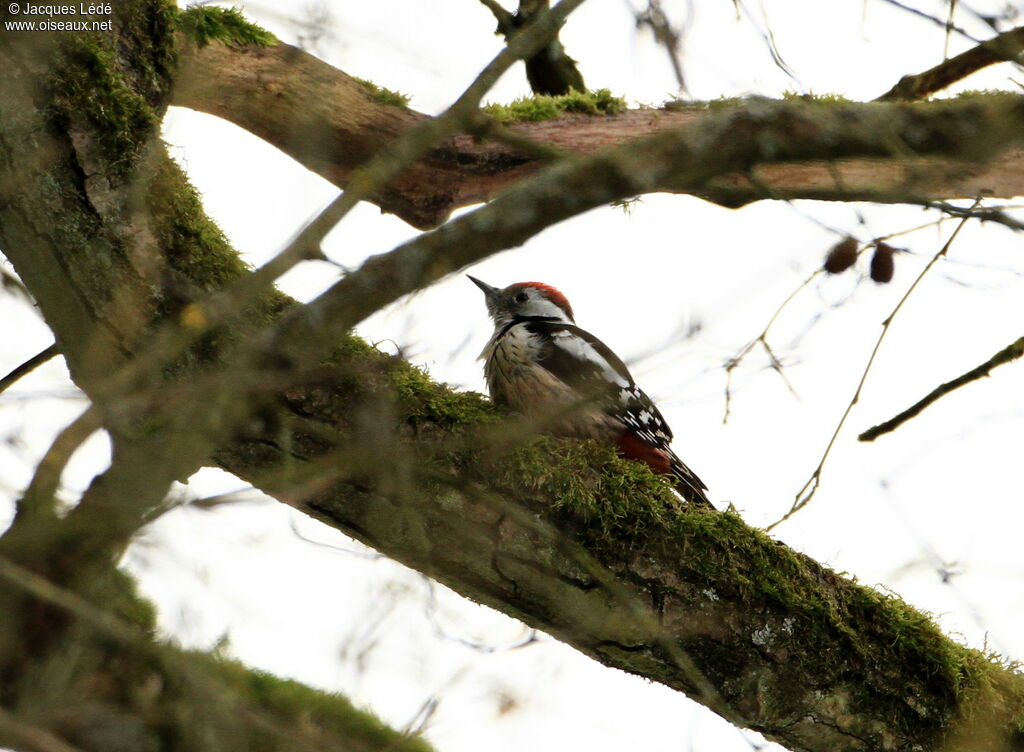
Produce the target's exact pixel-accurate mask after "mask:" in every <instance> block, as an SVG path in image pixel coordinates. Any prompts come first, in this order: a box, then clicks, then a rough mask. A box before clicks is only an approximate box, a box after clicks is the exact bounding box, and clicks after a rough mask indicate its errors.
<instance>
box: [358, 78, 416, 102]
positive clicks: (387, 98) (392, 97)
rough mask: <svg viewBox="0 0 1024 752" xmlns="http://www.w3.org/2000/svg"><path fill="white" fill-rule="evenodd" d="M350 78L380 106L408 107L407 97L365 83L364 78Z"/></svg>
mask: <svg viewBox="0 0 1024 752" xmlns="http://www.w3.org/2000/svg"><path fill="white" fill-rule="evenodd" d="M352 78H353V79H354V80H355V82H356V83H357V84H359V85H360V86H362V87H363V88H364V89H366V91H367V93H368V94H369V95H370V96H371V97H373V99H374V101H376V102H379V103H380V104H386V105H390V106H391V107H407V106H408V105H409V97H408V96H406V95H405V94H402V93H400V92H397V91H392V90H391V89H385V88H384V87H383V86H378V85H377V84H375V83H374V82H373V81H367V80H366V79H365V78H358V77H356V76H353V77H352Z"/></svg>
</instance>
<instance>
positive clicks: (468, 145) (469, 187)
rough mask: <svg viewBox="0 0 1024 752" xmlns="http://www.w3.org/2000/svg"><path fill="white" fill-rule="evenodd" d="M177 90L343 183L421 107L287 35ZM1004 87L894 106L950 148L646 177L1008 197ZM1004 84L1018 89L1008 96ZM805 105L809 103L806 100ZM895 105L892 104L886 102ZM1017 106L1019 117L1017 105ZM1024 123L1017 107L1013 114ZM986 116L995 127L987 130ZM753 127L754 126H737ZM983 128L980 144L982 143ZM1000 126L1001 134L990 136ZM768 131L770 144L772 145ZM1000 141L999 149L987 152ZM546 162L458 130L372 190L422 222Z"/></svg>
mask: <svg viewBox="0 0 1024 752" xmlns="http://www.w3.org/2000/svg"><path fill="white" fill-rule="evenodd" d="M184 62H185V66H184V69H183V71H182V74H181V76H180V77H179V78H178V83H177V86H176V87H175V91H174V94H173V99H172V103H173V104H177V105H180V106H183V107H189V108H192V109H196V110H199V111H202V112H207V113H210V114H213V115H217V116H218V117H222V118H224V119H225V120H228V121H230V122H233V123H235V124H236V125H238V126H240V127H242V128H245V129H246V130H248V131H250V132H252V133H254V134H255V135H257V136H259V137H260V138H262V139H264V140H265V141H267V142H268V143H270V144H272V145H274V146H276V147H277V148H279V149H281V150H282V151H283V152H285V153H286V154H288V155H290V156H292V157H293V158H295V159H296V160H297V161H299V162H301V163H302V164H303V165H305V166H306V167H307V168H309V169H310V170H312V171H314V172H316V173H317V174H319V175H321V176H323V177H325V178H326V179H328V180H330V181H331V182H333V183H334V184H335V185H337V186H339V187H344V186H345V185H346V184H347V180H348V177H349V175H350V174H351V172H352V171H353V170H354V169H355V168H356V167H357V166H358V165H359V164H362V163H363V162H365V161H366V160H367V159H369V158H370V157H372V156H373V155H374V154H376V153H377V152H378V151H379V150H381V149H386V148H387V147H388V144H389V143H391V142H392V141H393V140H394V139H395V138H396V137H397V136H398V135H399V134H401V133H403V132H405V131H406V130H408V129H410V128H412V127H414V126H415V125H416V124H417V123H419V122H421V121H422V120H423V119H424V118H425V117H426V116H425V115H422V114H420V113H417V112H415V111H413V110H410V109H407V108H404V107H398V106H394V105H393V104H384V103H382V102H380V101H379V98H374V96H373V95H372V94H371V93H370V92H369V91H368V90H367V89H366V88H365V86H363V85H362V84H361V83H360V82H358V81H357V80H355V79H353V78H351V77H350V76H348V75H346V74H345V73H343V72H342V71H339V70H337V69H335V68H333V67H331V66H329V65H327V64H326V63H324V62H322V61H320V60H318V59H317V58H315V57H313V56H312V55H309V54H308V53H306V52H303V51H302V50H299V49H296V48H294V47H291V46H289V45H287V44H277V45H275V46H269V47H268V46H233V47H228V46H225V45H220V44H209V45H207V46H205V47H201V48H200V47H190V48H188V52H187V54H186V55H185V56H184ZM1003 98H1004V97H1002V96H987V97H986V96H979V97H977V98H972V99H967V100H964V101H958V102H955V103H941V104H928V103H924V104H917V105H907V106H906V109H905V110H903V111H902V114H901V115H900V117H901V118H903V119H904V120H905V122H908V123H911V122H912V123H913V127H914V128H915V129H919V133H918V140H919V141H920V142H922V143H924V142H927V141H929V140H931V139H933V138H934V137H936V136H939V137H941V138H943V139H944V145H945V149H944V150H942V151H939V150H935V151H931V152H929V153H923V152H921V151H919V150H917V149H914V148H911V149H908V150H906V151H903V152H894V151H892V150H891V149H890V148H889V147H890V146H891V144H889V143H887V142H886V141H885V140H884V138H886V137H885V136H882V134H879V136H877V137H876V139H875V141H874V142H873V143H865V145H864V149H863V150H861V151H859V152H858V151H854V152H851V153H830V152H828V151H824V150H823V151H821V152H819V153H808V154H806V155H804V156H803V157H801V158H800V159H793V158H791V157H783V156H782V155H781V153H780V154H779V155H773V154H772V153H771V149H770V148H769V149H766V150H765V153H764V154H762V155H761V157H762V158H761V160H760V161H759V162H757V163H756V164H754V165H751V166H750V167H749V168H748V170H749V172H747V171H737V172H731V173H723V174H721V175H719V176H717V177H716V179H715V180H714V181H712V182H709V183H706V184H700V185H694V184H687V183H684V182H679V181H672V180H668V179H666V180H665V181H663V182H662V183H660V184H657V185H653V186H651V187H650V190H654V191H665V192H677V193H695V194H697V195H700V196H702V197H705V198H708V199H710V200H712V201H716V202H718V203H722V204H725V205H727V206H740V205H743V204H746V203H749V202H751V201H756V200H759V199H764V198H778V197H784V198H817V199H828V200H842V201H856V200H870V201H885V202H900V201H913V202H920V201H927V200H935V199H947V198H974V197H975V196H978V195H986V196H998V197H1010V196H1016V195H1021V194H1024V151H1020V150H1019V149H1015V148H1012V147H1014V146H1015V139H1014V137H1013V136H1012V135H1011V130H1009V129H1004V128H1002V127H1000V126H999V123H998V122H997V118H999V117H1003V116H1005V114H1006V111H1005V110H1004V107H1003V105H1004V104H1005V102H1004V103H1003V104H1000V101H1001V100H1003ZM1010 98H1012V97H1010ZM810 104H811V103H810V102H803V101H800V100H795V101H791V102H789V103H788V106H790V107H792V108H794V110H796V109H799V108H801V107H804V110H803V111H804V112H806V113H809V112H811V111H812V108H811V107H810ZM805 105H806V106H805ZM768 106H771V105H770V104H769V103H767V102H764V101H762V100H750V101H747V102H736V103H732V104H730V103H712V106H711V107H706V108H701V107H682V108H680V107H672V108H668V109H640V110H630V111H627V112H622V113H620V114H615V115H607V116H602V117H589V116H583V115H564V116H562V117H559V118H556V119H552V120H545V121H542V122H522V123H514V124H510V125H509V126H508V127H509V128H512V129H514V131H515V133H516V134H517V135H519V136H522V137H526V138H530V139H532V140H534V141H536V142H538V143H539V144H541V145H543V146H546V147H550V148H554V149H558V150H560V151H562V152H565V153H569V154H577V155H579V154H583V155H591V154H594V153H596V152H598V151H600V150H602V149H606V148H608V147H611V146H616V145H622V144H628V143H632V142H635V141H638V140H641V139H643V138H645V137H650V136H653V135H657V134H661V133H665V132H667V131H686V132H688V133H689V134H692V138H693V139H695V140H700V139H702V138H711V137H714V136H715V135H716V132H717V131H718V129H719V128H720V123H721V118H722V115H723V113H724V114H726V115H729V114H735V115H736V117H737V118H738V119H741V120H742V119H743V118H744V117H745V116H746V115H747V114H748V113H749V112H751V111H757V110H758V109H759V108H764V107H768ZM829 106H830V105H826V104H822V105H821V106H820V109H819V110H818V112H820V113H821V118H822V120H821V121H820V122H819V121H818V120H817V118H816V117H814V116H813V115H810V114H807V116H806V120H805V121H804V122H803V123H802V124H801V125H802V128H801V130H796V131H793V132H791V133H789V134H787V135H786V137H784V138H783V137H781V136H780V134H773V136H774V137H776V138H780V139H781V140H780V141H779V145H780V146H781V147H782V149H781V152H784V151H785V150H786V149H785V147H786V146H787V145H788V144H787V142H798V141H802V140H805V139H808V138H810V139H814V138H817V137H819V136H826V135H827V134H828V132H829V131H828V129H829V128H831V127H833V124H834V123H835V120H834V119H833V118H831V117H830V116H829V114H828V109H829ZM835 106H841V107H842V108H843V112H844V113H845V114H846V116H848V117H853V118H855V119H858V120H859V119H871V118H872V117H873V114H872V113H877V112H879V110H878V109H877V108H878V107H879V105H876V104H858V103H852V102H851V103H846V104H836V105H835ZM890 111H891V110H890ZM940 112H941V113H942V114H943V115H942V116H943V117H950V118H953V119H954V120H958V121H959V120H961V119H962V121H963V122H964V123H966V122H967V121H968V120H971V119H973V118H980V121H979V122H978V124H977V125H978V129H977V130H974V129H972V128H968V129H965V130H963V131H961V133H960V135H959V136H958V137H954V138H949V135H950V132H949V131H948V130H947V129H946V128H944V127H943V126H942V125H941V124H940V122H939V118H938V117H935V116H934V115H936V114H937V113H940ZM1015 117H1019V112H1018V113H1017V115H1015ZM1022 125H1024V123H1021V121H1020V120H1019V119H1018V120H1015V121H1014V127H1016V128H1017V129H1018V130H1020V129H1021V127H1022ZM989 127H991V128H992V130H989ZM743 135H745V136H747V137H751V138H757V137H759V136H760V135H761V134H759V133H758V132H756V131H753V132H747V133H745V134H743ZM977 138H982V139H984V141H983V143H984V144H985V149H984V153H980V152H978V151H977V150H976V147H977V145H978V141H977V140H976V139H977ZM993 139H995V140H993ZM772 145H773V144H772V143H768V144H766V146H772ZM995 153H1002V154H1003V158H1002V159H1000V160H998V161H989V157H991V156H992V155H993V154H995ZM544 166H545V162H544V161H543V160H541V159H539V158H537V157H536V156H531V155H528V154H524V153H523V152H521V151H518V150H517V149H515V148H514V147H512V146H508V145H504V144H502V143H498V142H494V141H485V142H480V141H478V140H477V139H475V138H474V137H472V136H462V137H457V138H454V139H452V140H450V141H449V142H447V143H446V144H445V145H444V146H443V147H441V148H438V149H436V150H434V151H433V152H432V153H431V154H430V156H428V157H427V158H426V159H424V160H422V161H421V162H419V163H417V164H415V165H413V166H411V167H410V168H408V169H407V170H405V171H404V172H403V173H402V175H400V176H399V177H398V178H397V179H396V180H395V181H393V182H392V183H391V184H390V185H389V187H388V188H387V190H385V191H383V192H381V193H380V194H378V195H377V196H375V197H373V201H374V202H375V203H377V204H378V205H379V206H380V207H381V208H382V209H384V210H385V211H388V212H392V213H394V214H396V215H397V216H399V217H401V218H402V219H404V220H405V221H407V222H409V223H410V224H412V225H414V226H416V227H420V228H425V227H432V226H436V225H438V224H440V223H441V222H443V221H444V220H445V219H446V218H447V217H448V215H449V214H450V213H451V211H452V210H454V209H456V208H458V207H461V206H466V205H468V204H473V203H477V202H480V201H486V200H489V199H491V198H493V197H494V196H496V195H497V194H498V193H500V192H501V191H502V190H504V189H505V188H507V187H509V186H510V185H512V184H514V183H516V182H518V181H520V180H523V179H524V178H527V177H529V176H532V175H533V174H535V173H536V172H537V171H538V170H540V169H542V168H543V167H544Z"/></svg>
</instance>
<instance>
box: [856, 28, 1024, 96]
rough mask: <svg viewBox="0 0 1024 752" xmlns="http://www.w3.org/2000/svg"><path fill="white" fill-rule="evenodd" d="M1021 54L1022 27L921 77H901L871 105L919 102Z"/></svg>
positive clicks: (995, 38) (994, 38)
mask: <svg viewBox="0 0 1024 752" xmlns="http://www.w3.org/2000/svg"><path fill="white" fill-rule="evenodd" d="M1021 51H1024V26H1018V27H1017V28H1015V29H1010V30H1009V31H1004V32H1003V33H1002V34H999V35H998V36H995V37H992V38H991V39H989V40H988V41H985V42H982V43H981V44H979V45H978V46H977V47H974V48H972V49H970V50H967V51H966V52H961V53H960V54H959V55H955V56H953V57H951V58H948V59H946V60H943V61H942V62H941V63H939V64H938V65H936V66H935V67H933V68H929V69H928V70H926V71H924V72H922V73H917V74H915V75H907V76H904V77H903V78H901V79H900V80H899V81H898V82H897V83H896V85H895V86H893V87H892V88H891V89H889V91H887V92H886V93H885V94H883V95H882V96H880V97H878V98H877V99H875V101H876V102H901V101H911V100H914V99H923V98H924V97H927V96H928V95H930V94H933V93H935V92H937V91H941V90H942V89H945V88H946V87H948V86H950V85H952V84H954V83H956V82H957V81H960V80H961V79H964V78H966V77H967V76H969V75H971V74H972V73H976V72H977V71H979V70H981V69H982V68H987V67H988V66H990V65H994V64H995V63H1002V62H1006V61H1011V62H1012V61H1017V62H1019V61H1020V54H1021Z"/></svg>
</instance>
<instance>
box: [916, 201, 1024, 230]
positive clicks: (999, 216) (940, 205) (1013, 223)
mask: <svg viewBox="0 0 1024 752" xmlns="http://www.w3.org/2000/svg"><path fill="white" fill-rule="evenodd" d="M921 206H926V207H928V208H929V209H938V210H939V211H942V212H945V213H946V214H948V215H950V216H951V217H969V218H971V219H977V220H980V221H982V222H995V223H997V224H1001V225H1005V226H1006V227H1009V228H1010V229H1011V230H1016V231H1018V232H1019V231H1022V230H1024V222H1022V221H1021V220H1019V219H1014V218H1013V217H1011V216H1010V215H1008V214H1007V213H1006V212H1005V211H1003V208H1002V207H996V206H991V207H988V206H979V207H977V208H971V209H968V208H965V207H962V206H954V205H953V204H950V203H947V202H946V201H925V202H923V203H922V204H921Z"/></svg>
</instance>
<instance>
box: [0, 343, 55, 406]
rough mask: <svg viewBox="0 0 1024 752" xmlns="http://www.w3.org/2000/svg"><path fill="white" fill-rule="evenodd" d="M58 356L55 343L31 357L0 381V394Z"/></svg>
mask: <svg viewBox="0 0 1024 752" xmlns="http://www.w3.org/2000/svg"><path fill="white" fill-rule="evenodd" d="M58 355H60V350H58V349H57V343H56V342H54V343H53V344H52V345H50V346H49V347H47V348H46V349H45V350H43V351H42V352H40V353H37V354H35V355H33V356H32V357H31V358H29V359H28V360H26V361H25V362H24V363H22V364H21V365H20V366H18V367H17V368H15V369H14V370H13V371H11V372H10V373H9V374H7V375H6V376H4V377H3V378H2V379H0V394H2V393H3V392H4V391H5V390H6V389H7V388H8V387H9V386H11V385H12V384H14V383H15V382H16V381H17V380H18V379H20V378H21V377H22V376H26V375H28V374H30V373H32V371H34V370H36V369H37V368H39V366H41V365H42V364H43V363H45V362H47V361H48V360H50V359H51V358H55V357H56V356H58Z"/></svg>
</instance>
